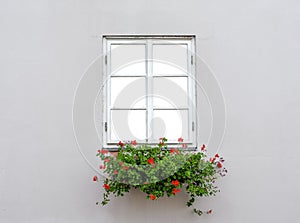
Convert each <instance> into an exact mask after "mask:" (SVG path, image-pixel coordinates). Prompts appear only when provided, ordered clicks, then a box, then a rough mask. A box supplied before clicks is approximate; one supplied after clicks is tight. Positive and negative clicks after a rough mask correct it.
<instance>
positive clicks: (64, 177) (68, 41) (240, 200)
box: [0, 0, 300, 223]
mask: <svg viewBox="0 0 300 223" xmlns="http://www.w3.org/2000/svg"><path fill="white" fill-rule="evenodd" d="M0 4H1V5H0V32H1V35H0V46H1V47H0V48H1V51H0V60H1V62H0V63H1V66H0V106H1V110H0V123H1V125H0V222H1V223H2V222H3V223H8V222H22V223H23V222H51V223H53V222H171V219H172V222H198V221H199V220H200V221H205V222H225V223H233V222H235V223H239V222H243V223H248V222H249V223H250V222H272V223H275V222H283V221H285V222H292V221H297V219H298V218H299V217H300V215H299V211H298V209H299V204H298V203H299V199H300V192H299V190H298V188H299V186H300V185H299V167H300V164H299V161H298V157H299V155H300V152H299V149H298V147H299V144H298V142H299V127H300V121H299V120H300V119H299V117H298V115H299V113H300V105H299V99H300V88H299V87H298V85H299V81H300V76H299V70H300V69H299V65H298V64H299V61H298V60H299V56H300V50H299V48H300V45H299V39H300V30H299V26H300V14H299V10H300V4H299V1H296V0H287V1H280V0H254V1H239V0H227V1H221V0H212V1H205V0H197V1H196V0H186V1H171V0H167V1H162V0H160V1H158V0H151V1H146V0H123V1H115V0H112V1H96V0H86V1H83V0H82V1H79V0H73V1H71V0H69V1H68V0H60V1H53V0H52V1H50V0H49V1H46V0H40V1H34V0H28V1H22V0H19V1H15V0H10V1H8V0H7V1H3V0H2V1H1V3H0ZM117 33H118V34H123V33H124V34H135V33H136V34H196V35H197V47H198V54H199V55H200V56H201V57H202V58H203V59H204V60H205V61H206V62H207V63H208V64H209V65H210V66H211V68H212V69H213V71H214V72H215V74H216V76H217V78H218V80H219V82H220V85H221V86H222V89H223V93H224V96H225V99H226V105H227V131H226V137H225V140H224V142H223V144H222V147H221V151H220V152H221V153H222V154H223V156H224V157H225V158H226V160H227V167H228V169H229V170H230V173H229V174H228V176H227V177H226V178H224V179H221V181H220V186H221V189H222V192H221V193H220V194H218V196H216V197H214V198H212V199H203V202H202V201H201V200H199V203H198V206H199V207H203V208H213V209H214V214H213V215H212V216H204V217H203V218H202V219H199V218H198V217H197V216H194V215H192V214H191V213H190V210H188V209H187V208H186V207H185V205H184V201H185V199H186V196H185V195H184V193H182V194H180V195H179V196H178V197H175V198H172V199H170V200H168V199H161V200H159V201H157V202H151V201H147V200H145V199H144V195H143V194H140V193H138V192H137V191H134V192H132V193H130V194H129V195H128V196H126V197H125V198H123V199H113V200H112V202H111V203H110V205H109V206H107V207H104V208H101V207H98V206H96V205H95V202H96V201H97V200H98V199H100V198H101V192H102V188H101V186H100V185H97V184H95V183H93V182H92V180H91V179H92V177H93V175H94V174H95V172H94V171H93V170H92V169H91V168H90V166H89V165H87V163H86V162H85V160H84V159H83V158H82V156H81V155H80V153H79V152H78V149H77V145H76V142H75V139H74V135H73V127H72V103H73V95H74V91H75V89H76V86H77V83H78V81H79V79H80V78H81V76H82V74H83V72H84V71H85V69H86V67H87V66H88V65H89V64H90V63H91V61H92V60H93V59H94V58H95V57H97V56H98V55H99V54H100V53H101V41H100V38H99V37H100V36H101V35H102V34H117ZM87 135H88V132H87ZM96 149H97V148H95V151H96ZM93 152H94V151H93ZM172 216H173V217H172Z"/></svg>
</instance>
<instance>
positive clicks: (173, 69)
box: [153, 44, 188, 75]
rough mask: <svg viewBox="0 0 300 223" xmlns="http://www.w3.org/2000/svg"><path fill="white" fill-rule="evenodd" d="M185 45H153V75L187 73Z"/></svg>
mask: <svg viewBox="0 0 300 223" xmlns="http://www.w3.org/2000/svg"><path fill="white" fill-rule="evenodd" d="M187 55H188V50H187V45H186V44H182V45H153V59H154V63H153V74H154V75H160V74H163V75H180V74H181V75H182V74H186V73H187V62H188V60H187Z"/></svg>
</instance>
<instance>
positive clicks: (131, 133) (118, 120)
mask: <svg viewBox="0 0 300 223" xmlns="http://www.w3.org/2000/svg"><path fill="white" fill-rule="evenodd" d="M111 123H112V129H111V140H117V141H119V140H122V141H126V140H134V139H135V140H138V141H144V140H145V139H146V111H145V110H112V111H111Z"/></svg>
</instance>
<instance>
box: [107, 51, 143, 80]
mask: <svg viewBox="0 0 300 223" xmlns="http://www.w3.org/2000/svg"><path fill="white" fill-rule="evenodd" d="M145 49H146V48H145V45H111V57H110V58H111V74H112V75H145V74H146V63H145V58H146V50H145Z"/></svg>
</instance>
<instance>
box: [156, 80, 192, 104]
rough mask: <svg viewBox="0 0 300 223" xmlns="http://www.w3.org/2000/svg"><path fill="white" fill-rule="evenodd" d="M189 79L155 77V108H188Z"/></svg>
mask: <svg viewBox="0 0 300 223" xmlns="http://www.w3.org/2000/svg"><path fill="white" fill-rule="evenodd" d="M187 80H188V78H187V77H168V78H165V77H155V78H154V79H153V106H154V108H182V107H187V106H188V98H189V97H188V90H187V88H188V85H187Z"/></svg>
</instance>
